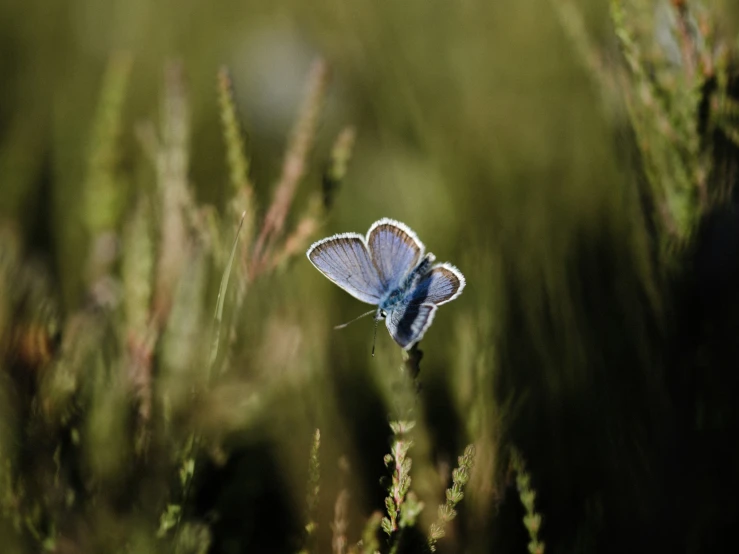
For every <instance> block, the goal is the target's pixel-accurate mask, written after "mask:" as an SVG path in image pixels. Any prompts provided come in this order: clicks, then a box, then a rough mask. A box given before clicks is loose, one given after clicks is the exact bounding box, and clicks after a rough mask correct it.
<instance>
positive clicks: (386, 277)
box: [367, 218, 424, 291]
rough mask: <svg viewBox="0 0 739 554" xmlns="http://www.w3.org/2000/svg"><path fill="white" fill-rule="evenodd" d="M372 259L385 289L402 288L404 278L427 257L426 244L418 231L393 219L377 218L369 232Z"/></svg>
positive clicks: (368, 239) (368, 241)
mask: <svg viewBox="0 0 739 554" xmlns="http://www.w3.org/2000/svg"><path fill="white" fill-rule="evenodd" d="M367 245H368V246H369V250H370V254H371V256H372V261H373V262H374V263H375V266H376V267H377V270H378V271H379V274H380V280H381V281H382V284H383V286H384V287H385V290H388V291H392V290H395V289H396V288H398V286H399V285H400V284H401V282H402V281H403V279H404V278H405V277H406V276H407V275H408V273H410V271H411V270H412V269H413V268H414V267H416V265H417V264H418V262H419V261H420V260H421V258H422V257H423V252H424V246H423V243H422V242H421V241H420V240H418V237H417V236H416V233H414V232H413V231H412V230H411V229H410V228H409V227H407V226H406V225H404V224H403V223H400V222H399V221H395V220H393V219H388V218H383V219H381V220H379V221H376V222H375V223H373V224H372V227H370V230H369V231H368V232H367Z"/></svg>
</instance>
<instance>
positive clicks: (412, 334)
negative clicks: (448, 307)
mask: <svg viewBox="0 0 739 554" xmlns="http://www.w3.org/2000/svg"><path fill="white" fill-rule="evenodd" d="M437 309H438V308H437V307H436V306H434V305H433V304H407V305H405V306H400V307H398V308H396V309H395V310H393V311H391V312H390V313H389V314H388V316H387V318H386V319H385V325H386V327H387V330H388V331H389V332H390V336H391V337H393V339H394V340H395V342H397V343H398V344H399V345H400V346H401V347H403V348H405V349H408V348H410V347H411V346H412V345H413V344H414V343H416V342H418V341H420V340H421V339H422V338H423V334H424V333H425V332H426V329H428V328H429V326H430V325H431V322H432V321H433V320H434V314H435V313H436V310H437Z"/></svg>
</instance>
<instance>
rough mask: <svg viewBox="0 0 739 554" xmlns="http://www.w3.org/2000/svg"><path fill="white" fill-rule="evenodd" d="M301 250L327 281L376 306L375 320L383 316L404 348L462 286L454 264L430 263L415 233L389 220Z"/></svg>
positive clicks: (432, 256)
mask: <svg viewBox="0 0 739 554" xmlns="http://www.w3.org/2000/svg"><path fill="white" fill-rule="evenodd" d="M306 254H307V256H308V259H309V260H310V261H311V263H312V264H313V265H314V266H315V267H316V268H317V269H318V270H319V271H320V272H321V273H323V274H324V275H325V276H326V277H327V278H328V279H330V280H331V281H333V282H334V283H336V284H337V285H338V286H339V287H341V288H342V289H344V290H345V291H346V292H348V293H349V294H351V295H352V296H354V297H355V298H357V299H358V300H361V301H362V302H366V303H368V304H372V305H375V306H377V311H376V312H375V320H380V319H383V318H385V324H386V326H387V328H388V331H389V332H390V335H391V336H392V337H393V339H394V340H395V342H397V343H398V344H399V345H400V346H401V347H403V348H404V349H406V350H407V349H409V348H411V347H412V346H413V345H414V344H415V343H417V342H418V341H420V340H421V338H422V337H423V335H424V333H425V332H426V330H427V329H428V328H429V326H430V325H431V322H432V321H433V318H434V315H435V314H436V310H437V309H438V306H439V305H441V304H444V303H446V302H450V301H451V300H454V299H455V298H457V297H458V296H459V295H460V294H461V293H462V289H464V286H465V280H464V276H463V275H462V273H461V272H460V271H459V270H458V269H457V268H456V267H454V266H453V265H451V264H446V263H444V264H437V265H433V264H434V260H435V257H434V255H433V254H431V253H428V254H425V255H424V246H423V243H421V241H420V240H419V239H418V237H417V236H416V234H415V233H414V232H413V231H412V230H411V229H410V228H408V227H407V226H406V225H404V224H403V223H400V222H398V221H394V220H392V219H387V218H385V219H381V220H379V221H377V222H375V223H374V224H373V225H372V226H371V227H370V230H369V231H368V232H367V236H366V237H363V236H362V235H359V234H357V233H342V234H338V235H334V236H332V237H328V238H326V239H323V240H320V241H318V242H316V243H314V244H313V245H312V246H311V247H310V248H309V249H308V252H307V253H306ZM370 313H371V312H370Z"/></svg>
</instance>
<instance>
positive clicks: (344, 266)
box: [308, 233, 386, 304]
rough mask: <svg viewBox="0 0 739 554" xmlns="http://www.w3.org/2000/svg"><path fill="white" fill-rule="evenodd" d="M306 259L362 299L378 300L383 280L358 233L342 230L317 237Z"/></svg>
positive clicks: (376, 301)
mask: <svg viewBox="0 0 739 554" xmlns="http://www.w3.org/2000/svg"><path fill="white" fill-rule="evenodd" d="M308 259H310V261H311V263H313V265H314V266H316V268H317V269H318V270H319V271H320V272H321V273H323V274H324V275H325V276H326V277H328V278H329V279H330V280H331V281H333V282H334V283H336V284H337V285H339V286H340V287H341V288H342V289H344V290H345V291H346V292H348V293H349V294H351V295H352V296H353V297H354V298H357V299H358V300H361V301H362V302H366V303H367V304H379V302H380V300H381V299H382V297H383V296H384V294H385V291H386V289H385V287H384V285H383V281H382V280H381V279H380V275H379V273H378V271H377V268H376V267H375V264H374V263H373V262H372V258H371V257H370V253H369V251H368V250H367V245H366V244H365V242H364V237H362V235H359V234H355V233H345V234H342V235H334V236H333V237H329V238H327V239H323V240H321V241H318V242H316V243H315V244H313V246H311V247H310V249H309V250H308Z"/></svg>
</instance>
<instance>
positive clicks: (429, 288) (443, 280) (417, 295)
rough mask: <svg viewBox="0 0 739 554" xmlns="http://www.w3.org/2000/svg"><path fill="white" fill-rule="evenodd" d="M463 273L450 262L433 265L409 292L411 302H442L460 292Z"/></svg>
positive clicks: (451, 298) (448, 300) (449, 299)
mask: <svg viewBox="0 0 739 554" xmlns="http://www.w3.org/2000/svg"><path fill="white" fill-rule="evenodd" d="M464 286H465V280H464V275H462V272H461V271H459V270H458V269H457V268H456V267H454V266H453V265H451V264H439V265H437V266H434V267H433V268H432V269H431V271H429V272H428V273H427V274H426V275H425V276H424V277H423V278H422V279H421V280H420V281H419V282H418V284H417V285H416V286H415V288H414V289H413V290H412V291H411V292H410V302H411V304H424V303H429V304H436V305H440V304H444V303H446V302H450V301H451V300H454V299H455V298H457V297H458V296H459V295H460V294H462V290H463V289H464Z"/></svg>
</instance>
